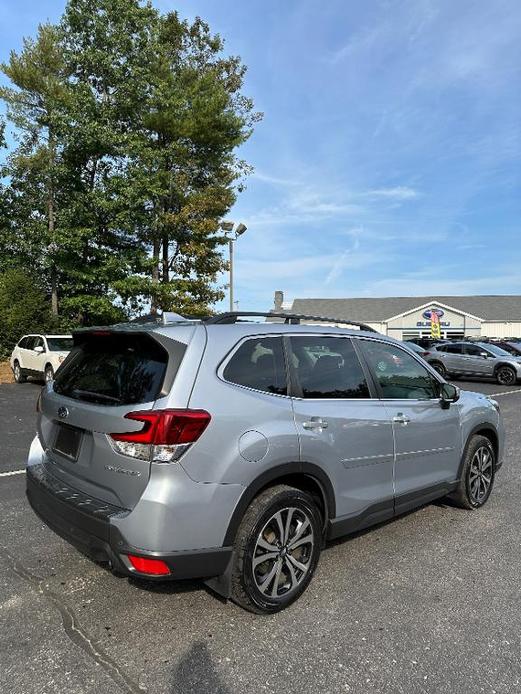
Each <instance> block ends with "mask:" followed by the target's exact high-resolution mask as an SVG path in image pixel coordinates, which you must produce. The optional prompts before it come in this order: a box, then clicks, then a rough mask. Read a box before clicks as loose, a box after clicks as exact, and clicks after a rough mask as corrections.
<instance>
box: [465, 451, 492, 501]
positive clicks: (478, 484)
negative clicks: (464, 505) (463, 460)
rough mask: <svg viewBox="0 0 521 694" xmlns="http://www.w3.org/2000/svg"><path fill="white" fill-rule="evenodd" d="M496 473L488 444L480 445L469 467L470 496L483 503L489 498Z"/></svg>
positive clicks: (473, 499)
mask: <svg viewBox="0 0 521 694" xmlns="http://www.w3.org/2000/svg"><path fill="white" fill-rule="evenodd" d="M493 474H494V468H493V461H492V453H491V452H490V449H489V448H487V447H486V446H480V447H479V448H478V449H477V451H476V452H475V453H474V455H473V457H472V462H471V463H470V468H469V489H470V497H471V499H472V501H473V502H474V503H475V504H479V505H481V504H482V503H483V502H484V501H485V500H486V498H487V496H488V494H489V491H490V487H491V486H492V478H493Z"/></svg>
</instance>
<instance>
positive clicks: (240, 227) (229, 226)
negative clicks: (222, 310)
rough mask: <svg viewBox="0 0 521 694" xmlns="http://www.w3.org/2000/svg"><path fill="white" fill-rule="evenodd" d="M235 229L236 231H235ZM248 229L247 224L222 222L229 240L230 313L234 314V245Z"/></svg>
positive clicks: (222, 227)
mask: <svg viewBox="0 0 521 694" xmlns="http://www.w3.org/2000/svg"><path fill="white" fill-rule="evenodd" d="M234 227H235V231H234ZM247 228H248V227H247V226H246V225H245V224H242V222H241V223H239V224H237V226H235V222H221V229H222V230H223V231H224V232H225V236H226V238H227V239H228V253H229V258H230V283H229V287H230V311H231V312H233V303H234V301H233V244H234V243H235V241H237V239H238V238H239V236H242V234H244V232H245V231H246V229H247Z"/></svg>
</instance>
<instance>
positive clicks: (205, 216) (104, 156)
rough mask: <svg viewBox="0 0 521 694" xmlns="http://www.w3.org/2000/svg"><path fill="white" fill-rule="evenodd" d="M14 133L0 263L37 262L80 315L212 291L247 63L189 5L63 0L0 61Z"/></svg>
mask: <svg viewBox="0 0 521 694" xmlns="http://www.w3.org/2000/svg"><path fill="white" fill-rule="evenodd" d="M2 69H3V70H4V72H5V73H6V74H7V75H8V76H9V78H10V79H11V82H12V84H13V86H12V87H9V88H4V89H2V90H1V91H0V97H1V98H3V99H4V100H5V101H6V102H7V105H8V117H9V119H10V120H11V121H12V122H13V123H14V125H15V126H16V129H17V132H18V133H19V143H18V146H17V148H16V149H15V151H14V152H12V153H11V154H10V156H9V158H8V161H7V165H6V167H5V168H4V170H3V172H2V173H3V175H4V176H7V177H8V181H9V182H8V185H7V186H5V187H4V190H3V191H2V193H1V196H0V205H3V206H4V207H7V208H8V211H9V213H8V214H7V216H6V218H7V219H8V220H9V222H8V223H4V224H3V226H0V251H1V254H0V255H1V258H2V259H1V260H0V268H1V267H2V266H4V267H6V266H12V265H19V264H22V265H23V264H24V263H31V266H32V267H34V268H38V269H39V270H41V272H42V275H43V276H45V277H49V280H48V291H49V293H50V295H51V296H52V308H53V311H54V312H57V311H58V296H59V298H60V301H59V308H60V312H63V313H64V314H65V315H66V316H70V317H73V318H74V319H75V320H77V321H79V322H81V323H92V322H102V321H110V320H117V319H118V318H119V317H120V315H121V311H122V307H126V308H127V309H131V310H138V309H139V308H140V307H142V306H143V305H148V304H150V303H151V304H152V306H153V307H156V306H159V305H160V306H162V307H163V308H165V309H168V308H174V307H175V308H177V310H185V311H198V312H202V311H206V310H208V307H209V305H211V304H212V303H213V302H214V301H215V300H216V299H218V298H220V297H221V296H222V292H221V290H220V288H218V287H216V279H217V276H218V273H219V272H220V271H221V270H222V269H224V267H225V263H224V261H223V258H222V255H221V247H222V244H223V241H224V239H223V237H222V235H221V234H220V233H219V221H220V219H221V218H222V216H223V215H225V214H226V212H227V211H228V210H229V208H230V206H231V205H232V204H233V202H234V201H235V198H236V194H237V192H238V190H240V188H241V185H242V178H243V176H244V175H246V174H247V173H248V171H249V168H248V166H247V165H246V164H245V163H244V162H242V161H240V160H239V159H238V158H237V157H236V155H235V150H236V148H237V147H238V146H239V145H241V144H242V143H243V142H244V141H245V140H246V139H247V138H248V137H249V135H250V134H251V131H252V128H253V125H254V123H255V122H256V120H258V118H259V117H260V116H259V114H256V113H255V112H254V111H253V104H252V102H251V100H249V99H247V98H245V97H244V96H242V94H241V89H242V84H243V78H244V72H245V68H244V66H243V65H242V63H241V61H240V59H239V58H236V57H225V56H223V42H222V39H221V38H220V37H219V36H213V35H212V34H211V33H210V30H209V27H208V25H207V24H205V23H204V22H202V21H201V20H200V19H196V20H195V21H194V22H193V23H189V22H186V21H181V20H180V19H179V17H178V15H177V14H176V13H169V14H166V15H162V14H161V13H160V12H158V11H157V10H156V9H154V8H153V7H152V6H151V5H150V4H149V3H143V2H141V1H140V0H69V2H68V4H67V6H66V10H65V13H64V16H63V18H62V21H61V22H60V25H59V26H57V27H56V26H49V25H45V26H42V27H40V28H39V32H38V36H37V38H36V39H35V40H26V41H25V42H24V46H23V49H22V51H21V52H20V54H17V53H14V52H13V53H12V54H11V57H10V60H9V63H8V64H7V65H4V66H2Z"/></svg>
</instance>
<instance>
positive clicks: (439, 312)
mask: <svg viewBox="0 0 521 694" xmlns="http://www.w3.org/2000/svg"><path fill="white" fill-rule="evenodd" d="M433 311H434V313H435V314H436V315H437V316H438V318H441V317H442V316H444V315H445V311H442V310H441V308H435V309H430V308H428V309H427V310H426V311H424V312H423V313H422V316H423V317H424V318H426V319H427V320H430V319H431V315H432V312H433Z"/></svg>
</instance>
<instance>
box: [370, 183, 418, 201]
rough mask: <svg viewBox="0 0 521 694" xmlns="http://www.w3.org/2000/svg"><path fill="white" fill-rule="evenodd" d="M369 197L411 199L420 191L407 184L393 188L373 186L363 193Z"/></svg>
mask: <svg viewBox="0 0 521 694" xmlns="http://www.w3.org/2000/svg"><path fill="white" fill-rule="evenodd" d="M364 195H367V197H370V198H386V199H389V200H412V199H413V198H417V197H418V196H419V195H420V193H419V192H418V191H417V190H415V189H414V188H410V187H409V186H395V187H394V188H375V189H373V190H368V191H367V193H364Z"/></svg>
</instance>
